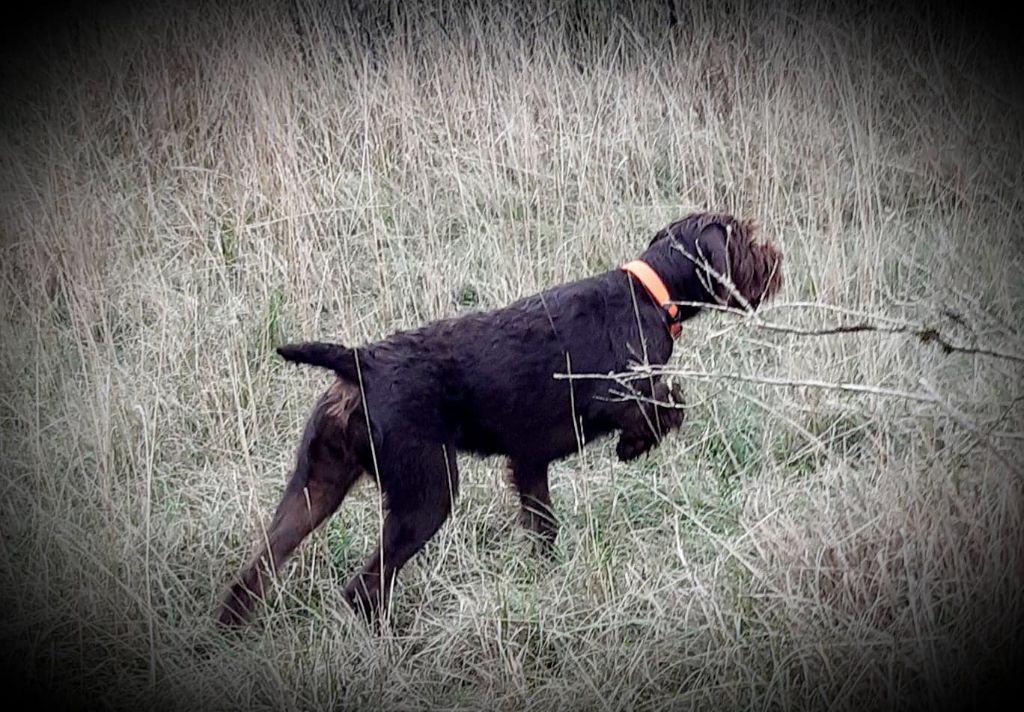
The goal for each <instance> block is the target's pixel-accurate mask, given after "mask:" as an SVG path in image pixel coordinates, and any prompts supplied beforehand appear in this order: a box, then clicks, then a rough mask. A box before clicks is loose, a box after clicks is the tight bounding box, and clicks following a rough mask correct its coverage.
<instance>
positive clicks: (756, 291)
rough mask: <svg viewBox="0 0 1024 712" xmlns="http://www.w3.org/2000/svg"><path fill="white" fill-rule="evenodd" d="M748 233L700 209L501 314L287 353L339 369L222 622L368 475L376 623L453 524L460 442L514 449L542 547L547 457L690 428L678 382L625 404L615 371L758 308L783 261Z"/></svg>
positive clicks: (472, 448)
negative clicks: (374, 522) (406, 573)
mask: <svg viewBox="0 0 1024 712" xmlns="http://www.w3.org/2000/svg"><path fill="white" fill-rule="evenodd" d="M753 231H754V227H753V224H752V223H749V222H741V221H739V220H737V219H736V218H734V217H732V216H730V215H726V214H715V213H694V214H691V215H688V216H686V217H685V218H683V219H681V220H679V221H677V222H674V223H672V224H670V225H668V226H667V227H665V228H664V229H662V230H660V231H658V232H657V234H655V236H654V238H653V239H652V240H651V241H650V244H649V245H648V247H647V249H646V250H645V251H644V252H643V254H642V255H641V256H640V259H639V260H636V261H633V262H630V263H628V264H627V265H624V266H623V267H622V268H620V269H613V270H610V271H607V272H604V273H602V274H598V275H596V276H592V277H588V278H585V279H581V280H579V281H576V282H570V283H567V284H562V285H559V286H556V287H554V288H551V289H549V290H547V291H545V292H541V293H540V294H536V295H533V296H529V297H525V298H523V299H520V300H519V301H516V302H514V303H513V304H510V305H509V306H506V307H504V308H501V309H497V310H494V311H489V312H475V313H470V314H467V315H464V316H460V317H456V318H451V319H445V320H441V321H436V322H433V323H431V324H428V325H427V326H424V327H421V328H419V329H415V330H412V331H403V332H398V333H396V334H393V335H392V336H390V337H388V338H386V339H383V340H381V341H377V342H374V343H372V344H368V345H366V346H362V347H359V348H346V347H344V346H341V345H338V344H330V343H302V344H289V345H285V346H281V347H279V348H278V349H277V351H278V353H279V354H280V355H281V356H282V357H283V358H285V359H286V360H288V361H292V362H295V363H301V364H309V365H313V366H319V367H322V368H326V369H329V370H331V371H333V372H334V374H335V375H336V378H335V380H334V381H333V382H332V383H331V385H330V387H329V388H328V389H327V391H326V393H324V394H323V395H322V396H321V398H320V399H319V401H318V402H317V404H316V406H315V408H314V409H313V413H312V415H311V416H310V418H309V419H308V421H307V423H306V426H305V431H304V432H303V435H302V440H301V443H300V445H299V448H298V453H297V456H296V461H295V468H294V470H293V472H292V474H291V478H290V480H289V482H288V484H287V486H286V487H285V491H284V495H283V497H282V499H281V501H280V503H279V504H278V506H277V510H276V512H275V513H274V516H273V519H272V521H271V523H270V527H269V528H268V529H267V531H266V536H265V538H264V541H263V544H262V546H260V547H259V549H258V551H257V552H256V554H255V555H254V556H253V557H252V559H251V560H250V561H249V563H248V564H247V565H246V566H245V567H244V569H243V570H242V572H241V573H240V575H239V576H238V578H237V579H236V580H235V582H234V584H233V585H232V586H231V587H230V588H229V590H228V592H227V594H226V595H225V597H224V599H223V603H222V604H221V606H220V607H219V609H218V611H217V613H216V619H217V620H218V621H219V622H221V623H223V624H225V625H233V624H238V623H241V622H242V621H244V620H245V619H246V617H247V616H248V614H249V613H250V611H251V609H252V608H253V606H254V605H255V603H256V602H257V601H258V600H259V599H260V598H261V597H262V596H263V595H264V594H265V592H266V587H267V584H268V582H269V580H270V579H271V578H272V577H273V575H274V572H275V571H276V569H277V568H278V567H280V566H281V565H282V563H283V562H284V561H285V559H286V558H287V557H288V556H289V555H290V554H291V552H292V551H294V549H295V548H296V547H297V546H298V545H299V543H300V542H301V541H302V540H303V539H304V538H305V537H306V536H307V535H308V534H309V533H310V532H311V531H313V530H314V529H315V528H316V527H317V526H319V525H320V524H321V523H322V522H323V521H324V520H325V519H326V518H327V517H329V516H330V515H331V514H332V513H333V512H334V511H335V510H336V509H337V508H338V507H339V505H340V504H341V502H342V500H343V499H344V498H345V495H346V493H347V492H348V491H349V489H350V488H351V487H352V485H353V483H355V481H356V480H357V479H358V478H359V477H361V476H363V475H364V474H366V475H368V476H370V477H371V478H372V479H373V480H375V481H376V482H377V483H378V486H379V488H380V491H381V496H382V497H383V498H384V502H385V503H386V511H387V513H386V516H385V518H384V522H383V530H382V538H381V541H380V544H379V546H378V547H377V550H376V551H375V552H374V553H373V554H372V555H370V557H369V558H368V559H367V560H366V563H365V564H364V566H363V567H362V570H361V571H359V573H357V574H356V575H355V576H354V577H353V578H352V579H351V581H350V582H349V583H348V585H347V586H346V587H345V589H344V594H345V597H346V599H347V600H348V602H349V604H350V605H351V606H352V607H353V608H354V609H355V610H357V611H359V612H361V613H362V614H363V615H364V616H366V617H367V618H368V619H370V620H373V619H375V618H376V616H377V615H378V614H379V612H380V611H381V610H383V609H385V608H386V607H387V605H388V598H389V595H390V592H391V590H392V587H393V584H394V581H395V577H396V575H397V574H398V572H399V570H400V569H401V568H402V566H403V565H404V564H405V563H406V562H407V561H408V560H409V559H410V557H412V556H413V555H414V554H415V553H416V552H417V551H419V550H420V549H421V548H422V547H423V545H424V544H425V543H426V542H427V540H428V539H430V537H431V536H433V535H434V533H435V532H436V531H437V530H438V529H439V528H440V526H441V525H442V523H443V522H444V521H445V519H446V518H447V517H448V515H449V513H450V511H451V508H452V503H453V502H454V500H455V497H456V496H457V493H458V487H459V469H458V464H457V462H456V457H455V456H456V453H457V452H459V451H469V452H472V453H475V454H478V455H483V456H487V455H502V456H505V457H506V458H507V459H508V464H509V470H510V473H511V478H510V479H511V482H512V484H513V485H514V487H515V489H516V491H517V492H518V495H519V503H520V510H519V520H520V522H521V523H522V525H523V526H524V527H526V529H527V530H528V531H530V532H532V533H533V534H534V535H535V537H533V538H534V541H535V542H537V543H538V545H539V547H540V548H541V550H547V551H549V550H550V548H551V546H552V545H553V544H554V541H555V537H556V534H557V523H556V519H555V516H554V514H553V512H552V507H551V498H550V495H549V491H548V466H549V465H550V463H551V462H553V461H555V460H558V459H560V458H563V457H566V456H567V455H570V454H572V453H574V452H577V450H578V449H579V448H580V447H582V446H583V444H584V443H590V442H592V441H594V440H595V439H597V438H599V437H601V436H604V435H608V434H611V433H613V432H615V431H618V432H619V438H618V443H617V445H616V454H617V456H618V457H619V458H620V459H621V460H623V461H628V460H632V459H634V458H637V457H639V456H640V455H642V454H643V453H645V452H647V451H648V450H650V449H651V448H652V447H654V446H656V445H657V444H658V443H659V442H660V441H661V439H662V438H663V437H664V436H665V434H667V433H668V432H670V431H672V430H674V429H676V428H678V427H679V426H680V425H681V423H682V421H683V410H682V406H683V396H682V393H681V392H680V389H679V387H678V385H672V386H670V385H669V384H668V383H667V382H666V381H665V380H663V379H662V378H659V377H657V376H653V375H652V376H649V377H646V376H645V377H643V378H639V379H632V380H630V381H629V383H630V384H631V385H632V386H633V390H634V394H633V395H634V396H635V397H632V398H624V397H622V392H621V386H622V379H621V378H620V379H618V380H617V379H616V378H613V376H614V375H615V374H621V373H623V372H626V371H627V370H629V369H630V367H631V365H635V364H637V363H647V364H664V363H666V362H667V361H668V359H669V357H670V356H671V354H672V347H673V343H674V340H675V336H676V335H677V334H678V331H679V328H680V324H681V323H682V322H684V321H686V320H688V319H691V318H693V317H694V316H696V315H697V314H698V313H699V312H700V311H701V310H702V308H703V305H722V306H727V307H733V308H739V309H744V310H751V309H756V308H757V307H758V305H760V304H761V303H762V302H763V301H764V300H766V299H768V298H769V297H771V296H772V295H773V294H775V293H776V292H777V291H778V289H779V287H780V285H781V283H782V271H781V265H782V254H781V253H780V252H779V251H778V250H777V249H776V248H775V247H774V246H773V245H772V243H771V242H767V241H766V242H762V243H759V242H757V241H755V240H754V237H753ZM558 374H562V376H561V377H558ZM574 374H576V375H579V374H590V375H589V376H588V378H586V379H574V378H572V377H571V376H572V375H574ZM566 375H569V377H565V376H566ZM595 375H597V377H595ZM603 376H607V377H603ZM617 388H618V389H619V390H617ZM617 394H618V395H617Z"/></svg>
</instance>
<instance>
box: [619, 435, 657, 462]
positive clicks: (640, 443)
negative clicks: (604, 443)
mask: <svg viewBox="0 0 1024 712" xmlns="http://www.w3.org/2000/svg"><path fill="white" fill-rule="evenodd" d="M655 444H656V443H655V441H654V440H653V439H651V438H650V437H647V436H639V435H636V434H635V433H628V432H623V433H622V434H621V435H620V436H619V442H618V443H617V444H616V445H615V454H616V455H617V456H618V458H619V460H621V461H622V462H629V461H630V460H635V459H636V458H638V457H640V456H641V455H643V454H644V453H645V452H647V451H648V450H650V449H651V448H652V447H654V445H655Z"/></svg>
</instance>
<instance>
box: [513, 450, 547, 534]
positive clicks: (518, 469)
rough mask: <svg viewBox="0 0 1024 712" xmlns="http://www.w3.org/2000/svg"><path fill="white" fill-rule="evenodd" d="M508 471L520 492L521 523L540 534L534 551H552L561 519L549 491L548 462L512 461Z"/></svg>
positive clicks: (527, 528) (528, 529) (532, 531)
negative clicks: (558, 517)
mask: <svg viewBox="0 0 1024 712" xmlns="http://www.w3.org/2000/svg"><path fill="white" fill-rule="evenodd" d="M509 471H510V475H511V479H512V483H513V484H514V485H515V487H516V491H517V492H518V493H519V523H520V524H521V525H522V526H523V528H524V529H526V530H527V531H528V532H531V533H533V534H535V535H536V536H537V539H535V545H534V551H535V552H536V553H538V554H550V553H551V552H552V551H553V549H554V546H555V538H556V537H557V536H558V520H557V519H556V518H555V513H554V510H553V508H552V506H551V494H550V492H549V491H548V463H546V462H545V463H541V464H536V463H529V462H525V461H522V460H509Z"/></svg>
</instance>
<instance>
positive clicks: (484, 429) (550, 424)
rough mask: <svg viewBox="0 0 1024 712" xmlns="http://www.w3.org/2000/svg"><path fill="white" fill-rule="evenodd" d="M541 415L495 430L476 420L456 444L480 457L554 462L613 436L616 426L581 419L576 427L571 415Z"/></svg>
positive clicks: (467, 425)
mask: <svg viewBox="0 0 1024 712" xmlns="http://www.w3.org/2000/svg"><path fill="white" fill-rule="evenodd" d="M552 415H553V414H551V413H547V414H544V415H540V414H538V415H537V416H536V417H535V418H533V419H531V420H529V421H526V422H522V421H520V422H518V423H516V424H515V425H513V426H509V425H508V424H505V427H495V426H493V425H492V424H489V423H487V422H486V419H472V420H469V421H467V422H466V423H463V426H462V427H461V428H460V429H459V430H458V433H457V435H456V439H455V445H456V447H457V448H458V449H459V450H462V451H467V452H471V453H474V454H477V455H482V456H485V457H486V456H490V455H507V456H509V457H511V458H513V459H524V460H531V461H536V462H550V461H552V460H557V459H560V458H563V457H566V456H568V455H572V454H573V453H575V452H578V451H579V449H580V448H581V447H582V446H584V445H586V444H587V443H589V442H591V441H592V440H596V439H598V438H600V437H602V436H604V435H607V434H608V433H610V432H611V431H612V430H613V429H614V426H612V425H611V424H608V423H602V422H597V421H593V420H588V419H586V418H581V419H580V421H578V423H577V425H576V426H575V427H574V426H573V420H572V417H571V415H570V414H569V412H566V413H565V416H564V417H552Z"/></svg>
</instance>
